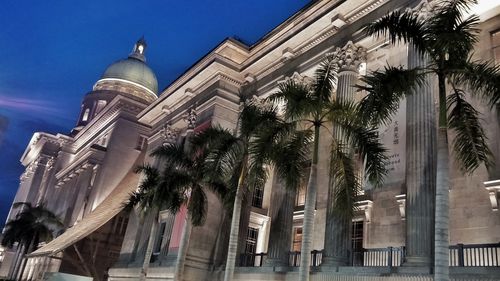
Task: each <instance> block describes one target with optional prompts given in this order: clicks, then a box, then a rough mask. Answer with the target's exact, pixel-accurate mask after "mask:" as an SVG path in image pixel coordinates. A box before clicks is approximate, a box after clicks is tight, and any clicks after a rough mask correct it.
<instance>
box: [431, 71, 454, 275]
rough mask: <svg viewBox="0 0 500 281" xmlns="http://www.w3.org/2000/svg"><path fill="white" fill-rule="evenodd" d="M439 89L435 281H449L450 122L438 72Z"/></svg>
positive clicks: (441, 80)
mask: <svg viewBox="0 0 500 281" xmlns="http://www.w3.org/2000/svg"><path fill="white" fill-rule="evenodd" d="M438 87H439V91H438V94H439V129H438V137H437V146H438V147H437V153H438V154H437V174H436V206H435V208H436V209H435V212H436V213H435V226H434V281H448V280H449V279H450V276H449V275H450V273H449V259H450V257H449V241H448V219H449V217H448V216H449V214H448V213H449V210H448V201H449V168H448V165H449V163H448V159H449V156H448V136H447V128H448V120H447V115H446V114H447V112H446V108H447V107H446V76H445V75H444V73H443V72H438Z"/></svg>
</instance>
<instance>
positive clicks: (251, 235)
mask: <svg viewBox="0 0 500 281" xmlns="http://www.w3.org/2000/svg"><path fill="white" fill-rule="evenodd" d="M258 237H259V229H257V228H253V227H248V230H247V238H246V240H245V254H244V255H242V257H241V262H240V265H242V266H253V265H254V264H255V255H254V254H255V252H256V250H257V238H258Z"/></svg>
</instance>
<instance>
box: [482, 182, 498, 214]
mask: <svg viewBox="0 0 500 281" xmlns="http://www.w3.org/2000/svg"><path fill="white" fill-rule="evenodd" d="M483 184H484V188H485V189H486V190H487V191H488V194H489V197H490V203H491V209H492V210H493V211H494V212H498V205H499V204H500V180H493V181H485V182H484V183H483Z"/></svg>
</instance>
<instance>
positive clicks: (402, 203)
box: [394, 194, 406, 220]
mask: <svg viewBox="0 0 500 281" xmlns="http://www.w3.org/2000/svg"><path fill="white" fill-rule="evenodd" d="M394 197H395V198H396V202H398V206H399V214H401V220H406V194H400V195H396V196H394Z"/></svg>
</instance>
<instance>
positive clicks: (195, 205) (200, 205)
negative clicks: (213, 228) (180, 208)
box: [188, 185, 207, 226]
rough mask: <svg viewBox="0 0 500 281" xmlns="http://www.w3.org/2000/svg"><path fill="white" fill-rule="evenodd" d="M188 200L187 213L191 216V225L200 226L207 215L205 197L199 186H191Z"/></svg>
mask: <svg viewBox="0 0 500 281" xmlns="http://www.w3.org/2000/svg"><path fill="white" fill-rule="evenodd" d="M190 197H191V198H190V199H189V205H188V211H189V213H190V214H191V221H192V223H193V225H195V226H198V225H202V224H203V223H204V222H205V219H206V213H207V195H206V194H205V192H204V191H203V188H202V187H201V186H199V185H195V186H193V188H192V189H191V195H190Z"/></svg>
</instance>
